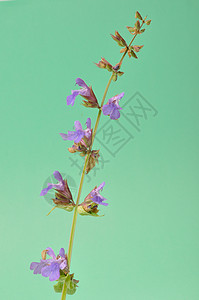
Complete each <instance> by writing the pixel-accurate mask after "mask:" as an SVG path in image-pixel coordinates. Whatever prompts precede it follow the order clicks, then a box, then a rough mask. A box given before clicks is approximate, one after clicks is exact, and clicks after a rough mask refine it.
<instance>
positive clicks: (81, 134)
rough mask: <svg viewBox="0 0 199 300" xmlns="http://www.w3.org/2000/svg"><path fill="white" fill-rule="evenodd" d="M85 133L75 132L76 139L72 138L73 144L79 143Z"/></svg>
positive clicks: (81, 131)
mask: <svg viewBox="0 0 199 300" xmlns="http://www.w3.org/2000/svg"><path fill="white" fill-rule="evenodd" d="M84 135H85V133H84V131H83V130H78V131H76V137H75V138H74V142H75V143H79V142H80V141H81V139H82V138H83V137H84Z"/></svg>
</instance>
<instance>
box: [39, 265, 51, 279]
mask: <svg viewBox="0 0 199 300" xmlns="http://www.w3.org/2000/svg"><path fill="white" fill-rule="evenodd" d="M50 273H51V265H50V266H46V267H44V268H43V269H42V270H41V275H42V276H43V277H48V276H49V275H50Z"/></svg>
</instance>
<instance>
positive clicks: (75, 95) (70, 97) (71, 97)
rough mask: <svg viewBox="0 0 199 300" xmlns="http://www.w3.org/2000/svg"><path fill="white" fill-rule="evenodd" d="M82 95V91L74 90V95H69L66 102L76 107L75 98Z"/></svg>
mask: <svg viewBox="0 0 199 300" xmlns="http://www.w3.org/2000/svg"><path fill="white" fill-rule="evenodd" d="M79 94H80V91H78V90H74V91H72V94H71V95H69V96H68V97H67V98H66V101H67V105H72V106H73V105H74V103H75V98H76V97H77V96H78V95H79Z"/></svg>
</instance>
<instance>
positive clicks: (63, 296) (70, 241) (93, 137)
mask: <svg viewBox="0 0 199 300" xmlns="http://www.w3.org/2000/svg"><path fill="white" fill-rule="evenodd" d="M143 24H144V22H142V25H143ZM142 25H141V27H142ZM136 36H137V34H135V36H134V37H133V39H132V40H131V42H130V44H129V47H130V46H131V44H132V43H133V41H134V39H135V38H136ZM127 51H128V50H126V51H125V52H124V54H123V55H122V58H121V60H120V62H119V64H120V67H121V65H122V62H123V59H124V57H125V56H126V54H127ZM113 75H114V73H112V75H111V77H110V79H109V81H108V83H107V86H106V89H105V92H104V95H103V98H102V102H101V107H100V109H99V112H98V115H97V120H96V123H95V127H94V131H93V135H92V143H91V147H90V149H92V146H93V143H94V139H95V136H96V132H97V128H98V125H99V121H100V117H101V114H102V106H103V105H104V101H105V99H106V95H107V92H108V89H109V87H110V84H111V82H112V79H113ZM90 154H91V153H89V154H87V157H86V159H85V163H84V168H83V171H82V175H81V180H80V185H79V190H78V195H77V201H76V205H75V210H74V215H73V222H72V226H71V233H70V240H69V247H68V267H69V268H70V265H71V256H72V249H73V241H74V235H75V228H76V223H77V215H78V211H77V208H78V205H79V200H80V196H81V192H82V187H83V182H84V177H85V174H86V166H87V163H88V160H89V157H90ZM66 294H67V286H66V284H65V283H64V285H63V290H62V296H61V300H65V299H66Z"/></svg>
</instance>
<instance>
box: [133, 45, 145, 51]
mask: <svg viewBox="0 0 199 300" xmlns="http://www.w3.org/2000/svg"><path fill="white" fill-rule="evenodd" d="M142 47H144V45H142V46H132V48H131V49H133V50H134V51H135V52H139V51H140V49H142Z"/></svg>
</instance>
